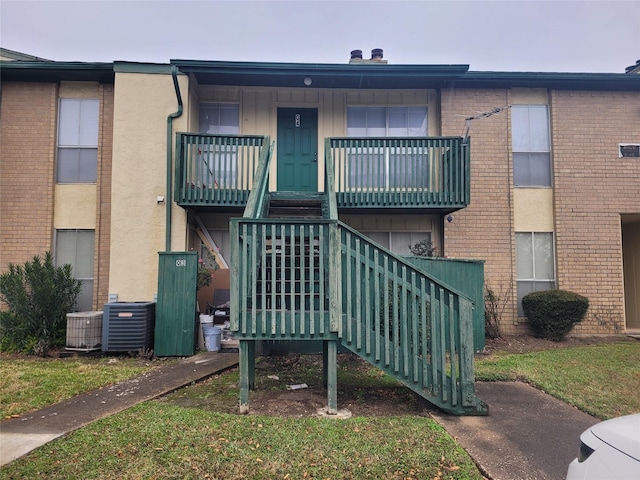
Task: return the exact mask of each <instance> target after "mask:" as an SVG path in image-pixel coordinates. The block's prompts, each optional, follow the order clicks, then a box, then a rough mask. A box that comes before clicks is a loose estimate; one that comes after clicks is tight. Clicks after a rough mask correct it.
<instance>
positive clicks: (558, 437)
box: [434, 382, 599, 480]
mask: <svg viewBox="0 0 640 480" xmlns="http://www.w3.org/2000/svg"><path fill="white" fill-rule="evenodd" d="M476 393H477V395H478V396H479V397H480V398H481V399H482V400H484V401H485V402H486V403H487V404H488V405H489V415H488V416H486V417H453V416H450V415H446V414H434V418H435V419H436V420H437V421H438V422H439V423H440V424H441V425H442V426H443V427H444V428H445V429H446V430H447V431H448V432H449V433H450V434H451V436H453V437H454V438H455V439H456V440H457V441H458V443H459V444H460V445H461V446H462V447H463V448H464V449H465V450H466V451H467V452H468V453H469V455H471V457H472V458H473V459H474V461H475V462H476V464H477V465H478V466H479V468H480V470H481V471H482V472H483V473H484V474H485V475H486V476H488V477H489V478H491V479H492V480H562V479H564V478H565V476H566V474H567V468H568V467H569V463H571V461H572V460H573V459H574V458H576V457H577V456H578V449H579V447H580V438H579V437H580V434H581V433H582V432H583V431H584V430H586V429H587V428H589V427H590V426H592V425H594V424H596V423H598V422H599V420H598V419H597V418H595V417H592V416H590V415H587V414H586V413H584V412H581V411H580V410H578V409H576V408H573V407H571V406H569V405H567V404H566V403H564V402H561V401H560V400H557V399H555V398H553V397H551V396H550V395H547V394H546V393H543V392H541V391H539V390H536V389H535V388H533V387H532V386H530V385H527V384H525V383H518V382H487V383H485V382H477V383H476Z"/></svg>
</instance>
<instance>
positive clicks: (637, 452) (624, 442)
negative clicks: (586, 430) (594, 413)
mask: <svg viewBox="0 0 640 480" xmlns="http://www.w3.org/2000/svg"><path fill="white" fill-rule="evenodd" d="M591 433H593V435H595V436H596V437H597V438H599V439H600V440H602V441H603V442H605V443H607V444H609V445H611V446H612V447H613V448H615V449H616V450H619V451H621V452H622V453H625V454H627V455H629V456H630V457H633V458H635V459H636V460H638V461H639V462H640V413H638V414H635V415H626V416H624V417H618V418H614V419H612V420H607V421H604V422H600V423H598V424H596V425H594V426H593V427H591Z"/></svg>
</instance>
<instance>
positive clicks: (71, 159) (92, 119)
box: [56, 98, 100, 183]
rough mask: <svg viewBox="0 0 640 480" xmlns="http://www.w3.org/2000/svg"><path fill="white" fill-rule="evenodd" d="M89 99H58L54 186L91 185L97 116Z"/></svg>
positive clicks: (97, 106)
mask: <svg viewBox="0 0 640 480" xmlns="http://www.w3.org/2000/svg"><path fill="white" fill-rule="evenodd" d="M99 109H100V102H99V101H98V100H93V99H76V98H61V99H60V109H59V117H58V163H57V170H56V180H57V181H58V183H95V182H96V172H97V166H98V118H99V117H98V112H99Z"/></svg>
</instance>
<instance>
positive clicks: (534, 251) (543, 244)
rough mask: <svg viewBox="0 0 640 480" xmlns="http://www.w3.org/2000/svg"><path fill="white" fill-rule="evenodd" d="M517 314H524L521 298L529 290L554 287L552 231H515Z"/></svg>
mask: <svg viewBox="0 0 640 480" xmlns="http://www.w3.org/2000/svg"><path fill="white" fill-rule="evenodd" d="M516 275H517V288H518V315H519V316H524V311H523V310H522V298H523V297H524V296H525V295H527V294H528V293H531V292H536V291H539V290H549V289H552V288H555V287H556V280H555V255H554V244H553V233H552V232H518V233H516Z"/></svg>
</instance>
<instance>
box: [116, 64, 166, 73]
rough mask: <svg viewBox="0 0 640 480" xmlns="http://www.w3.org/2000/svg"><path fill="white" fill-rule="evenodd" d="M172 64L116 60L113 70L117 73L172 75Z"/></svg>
mask: <svg viewBox="0 0 640 480" xmlns="http://www.w3.org/2000/svg"><path fill="white" fill-rule="evenodd" d="M171 68H172V66H171V65H168V64H166V63H137V62H115V63H114V64H113V71H114V72H116V73H161V74H165V75H171Z"/></svg>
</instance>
